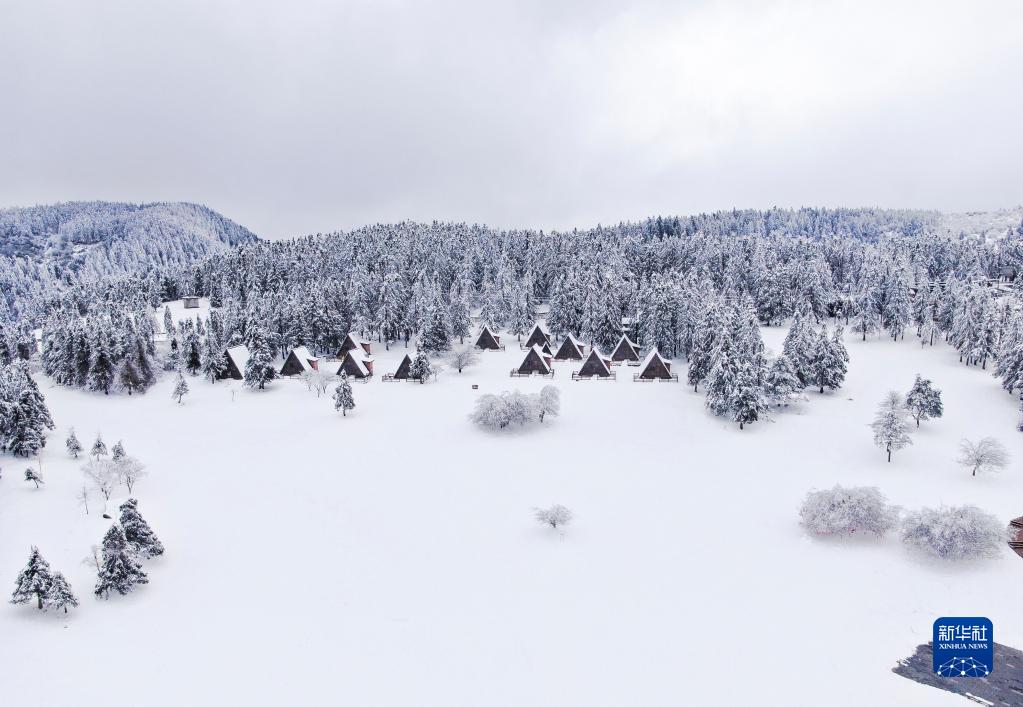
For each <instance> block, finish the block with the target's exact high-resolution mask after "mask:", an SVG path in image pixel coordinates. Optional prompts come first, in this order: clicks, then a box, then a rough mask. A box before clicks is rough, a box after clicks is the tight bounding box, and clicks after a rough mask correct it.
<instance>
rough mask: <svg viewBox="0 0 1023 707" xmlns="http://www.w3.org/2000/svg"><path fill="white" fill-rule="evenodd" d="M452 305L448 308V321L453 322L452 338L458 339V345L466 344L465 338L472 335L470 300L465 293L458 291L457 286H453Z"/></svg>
mask: <svg viewBox="0 0 1023 707" xmlns="http://www.w3.org/2000/svg"><path fill="white" fill-rule="evenodd" d="M450 303H451V304H450V306H449V307H448V320H449V321H450V322H451V336H452V337H458V343H459V344H464V343H465V337H467V336H469V334H470V333H471V331H470V326H471V322H470V319H469V300H468V298H467V296H466V294H465V293H464V291H462V290H458V291H456V290H455V286H454V285H452V287H451V295H450Z"/></svg>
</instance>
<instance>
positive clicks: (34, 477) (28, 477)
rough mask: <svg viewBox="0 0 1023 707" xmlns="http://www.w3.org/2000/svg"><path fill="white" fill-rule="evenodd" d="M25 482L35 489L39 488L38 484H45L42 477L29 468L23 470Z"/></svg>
mask: <svg viewBox="0 0 1023 707" xmlns="http://www.w3.org/2000/svg"><path fill="white" fill-rule="evenodd" d="M25 481H31V482H32V483H34V484H35V485H36V488H39V484H44V483H46V482H45V481H43V477H42V476H41V475H40V474H39V472H38V471H36V470H35V469H32V468H31V467H29V468H28V469H25Z"/></svg>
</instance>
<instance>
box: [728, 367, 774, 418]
mask: <svg viewBox="0 0 1023 707" xmlns="http://www.w3.org/2000/svg"><path fill="white" fill-rule="evenodd" d="M731 407H732V419H734V420H735V421H736V422H738V423H739V429H740V430H741V429H743V426H744V425H748V424H750V423H752V422H756V421H757V420H759V419H760V418H761V417H763V416H764V415H765V414H766V413H767V401H766V400H765V398H764V389H763V387H762V386H761V384H760V383H759V381H757V373H756V371H755V369H754V367H753V366H750V365H748V364H744V365H740V367H739V371H738V374H737V375H736V378H735V392H734V394H733V396H732V405H731Z"/></svg>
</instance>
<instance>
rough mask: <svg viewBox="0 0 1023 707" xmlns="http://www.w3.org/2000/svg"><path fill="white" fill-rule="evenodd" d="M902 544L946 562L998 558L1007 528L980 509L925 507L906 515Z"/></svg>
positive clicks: (1004, 541)
mask: <svg viewBox="0 0 1023 707" xmlns="http://www.w3.org/2000/svg"><path fill="white" fill-rule="evenodd" d="M899 534H900V535H901V537H902V542H904V543H905V544H906V545H909V546H910V547H913V548H916V549H918V550H922V551H924V552H926V553H929V554H931V555H934V556H936V557H940V558H942V559H944V560H965V559H973V558H989V557H997V556H998V555H999V554H1000V553H1001V551H1002V548H1003V547H1005V543H1006V540H1007V539H1008V531H1007V528H1006V526H1005V525H1004V524H1003V523H1001V522H1000V521H999V520H998V519H997V518H995V517H994V516H993V515H991V514H990V513H985V512H984V511H982V510H980V509H979V508H977V507H976V506H953V507H950V508H937V509H935V508H922V509H921V510H919V511H914V512H912V513H909V514H907V515H906V517H905V518H904V519H903V520H902V526H901V527H900V529H899Z"/></svg>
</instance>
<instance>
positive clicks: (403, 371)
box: [380, 354, 413, 383]
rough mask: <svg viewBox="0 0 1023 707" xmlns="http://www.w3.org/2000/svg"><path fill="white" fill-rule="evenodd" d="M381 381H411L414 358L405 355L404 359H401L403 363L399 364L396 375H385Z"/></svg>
mask: <svg viewBox="0 0 1023 707" xmlns="http://www.w3.org/2000/svg"><path fill="white" fill-rule="evenodd" d="M380 380H382V381H384V382H385V383H386V382H387V381H410V380H413V377H412V357H411V356H409V355H408V354H405V356H404V358H402V359H401V363H399V364H398V370H396V371H395V372H394V373H388V374H386V375H384V377H383V378H381V379H380Z"/></svg>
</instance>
